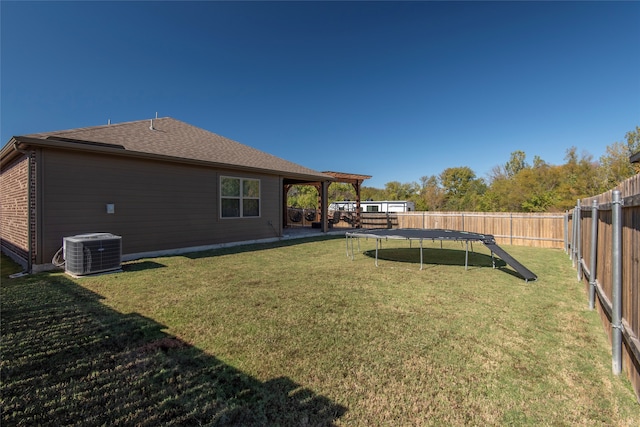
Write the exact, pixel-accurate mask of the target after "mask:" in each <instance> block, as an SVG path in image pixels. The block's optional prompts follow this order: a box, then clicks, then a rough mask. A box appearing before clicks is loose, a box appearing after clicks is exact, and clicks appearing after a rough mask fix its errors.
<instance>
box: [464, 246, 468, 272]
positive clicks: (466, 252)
mask: <svg viewBox="0 0 640 427" xmlns="http://www.w3.org/2000/svg"><path fill="white" fill-rule="evenodd" d="M464 269H465V270H468V269H469V241H468V240H467V249H466V250H465V251H464Z"/></svg>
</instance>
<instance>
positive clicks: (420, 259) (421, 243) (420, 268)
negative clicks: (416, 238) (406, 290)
mask: <svg viewBox="0 0 640 427" xmlns="http://www.w3.org/2000/svg"><path fill="white" fill-rule="evenodd" d="M420 270H421V271H422V239H420Z"/></svg>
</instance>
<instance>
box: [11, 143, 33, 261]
mask: <svg viewBox="0 0 640 427" xmlns="http://www.w3.org/2000/svg"><path fill="white" fill-rule="evenodd" d="M18 143H19V142H18V141H16V142H14V143H13V149H14V150H16V151H17V152H18V153H21V154H24V155H25V156H26V158H27V270H26V272H27V273H31V269H32V267H33V263H32V261H31V258H32V249H33V247H32V245H33V240H32V237H33V236H32V235H31V180H32V179H33V176H32V173H31V153H29V152H28V151H26V150H21V149H20V148H18Z"/></svg>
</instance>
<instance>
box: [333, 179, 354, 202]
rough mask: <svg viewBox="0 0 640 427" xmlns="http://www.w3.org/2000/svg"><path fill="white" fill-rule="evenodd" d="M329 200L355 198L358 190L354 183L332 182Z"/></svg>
mask: <svg viewBox="0 0 640 427" xmlns="http://www.w3.org/2000/svg"><path fill="white" fill-rule="evenodd" d="M327 197H328V198H329V202H334V201H341V200H355V199H356V190H355V188H353V185H351V184H349V183H346V182H332V183H331V184H330V185H329V188H328V189H327Z"/></svg>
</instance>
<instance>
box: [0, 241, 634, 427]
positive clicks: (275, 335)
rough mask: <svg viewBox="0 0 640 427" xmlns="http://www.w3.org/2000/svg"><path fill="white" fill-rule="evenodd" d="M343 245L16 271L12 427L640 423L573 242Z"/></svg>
mask: <svg viewBox="0 0 640 427" xmlns="http://www.w3.org/2000/svg"><path fill="white" fill-rule="evenodd" d="M360 245H361V249H362V251H363V252H364V253H357V254H356V256H355V258H354V260H353V261H352V260H351V259H350V258H347V256H346V253H345V241H344V239H343V238H325V239H316V240H298V241H288V242H283V243H274V244H266V245H253V246H244V247H236V248H227V249H221V250H216V251H209V252H202V253H194V254H188V255H184V256H174V257H164V258H154V259H143V260H139V261H133V262H129V263H125V264H124V271H123V272H119V273H114V274H107V275H101V276H95V277H85V278H82V279H71V278H69V277H68V276H66V275H64V274H63V273H52V274H38V275H32V276H27V277H23V278H18V279H8V278H7V276H8V274H10V273H13V272H15V271H18V270H19V269H18V268H17V267H16V266H15V265H13V264H12V263H11V262H9V261H7V259H6V258H2V294H1V297H2V299H1V309H2V331H1V332H2V365H1V368H2V385H1V392H2V397H1V401H0V403H1V405H2V423H1V424H2V425H3V426H5V425H16V424H17V425H46V424H51V425H73V424H75V425H105V424H107V425H113V424H119V425H147V426H151V425H292V426H300V425H349V426H351V425H357V426H372V425H374V426H375V425H385V426H387V425H388V426H396V425H397V426H404V425H438V426H439V425H536V426H537V425H593V426H598V425H628V426H637V425H640V405H638V403H637V401H636V399H635V396H634V394H633V392H632V390H631V386H630V384H629V382H628V381H627V380H626V379H625V378H624V375H622V376H620V377H616V376H614V375H612V374H611V356H610V348H609V344H608V343H607V340H606V336H605V333H604V332H603V329H602V326H601V324H600V321H599V318H598V316H597V314H596V313H595V312H593V311H589V310H588V309H587V298H586V296H585V292H584V289H583V286H582V285H581V284H579V283H578V282H577V281H576V277H575V272H574V270H573V269H572V268H571V262H570V261H569V259H568V256H567V255H566V254H565V253H564V252H562V251H559V250H550V249H534V248H521V247H512V246H505V249H506V250H507V251H508V252H509V253H511V254H512V255H513V256H514V257H515V258H516V259H518V260H519V261H521V262H522V263H523V264H524V265H526V266H527V267H528V268H529V269H531V270H532V271H533V272H534V273H536V274H537V275H538V277H539V279H538V281H536V282H533V283H532V282H529V283H525V281H524V280H522V279H520V278H519V277H518V276H517V275H516V274H515V273H514V272H513V271H512V270H511V269H510V268H508V267H506V266H504V263H498V264H499V265H501V267H500V268H499V269H495V270H494V269H492V268H491V258H490V256H489V252H488V251H487V250H486V248H484V247H483V246H482V245H474V249H475V252H473V253H471V254H470V257H469V269H468V270H467V271H465V268H464V247H463V246H462V245H461V244H460V243H455V242H445V243H444V246H443V248H442V249H440V244H439V243H435V244H431V243H430V244H429V245H427V247H425V253H424V255H425V266H424V269H423V270H422V271H420V270H419V253H418V250H417V249H415V248H413V249H410V248H409V246H408V244H407V243H406V242H400V241H394V242H388V243H384V246H383V249H382V250H381V252H380V261H379V267H378V268H376V267H375V266H374V261H373V258H371V254H372V253H371V251H372V250H373V249H375V242H374V241H372V240H368V241H367V240H361V242H360Z"/></svg>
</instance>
